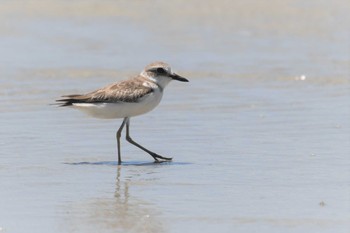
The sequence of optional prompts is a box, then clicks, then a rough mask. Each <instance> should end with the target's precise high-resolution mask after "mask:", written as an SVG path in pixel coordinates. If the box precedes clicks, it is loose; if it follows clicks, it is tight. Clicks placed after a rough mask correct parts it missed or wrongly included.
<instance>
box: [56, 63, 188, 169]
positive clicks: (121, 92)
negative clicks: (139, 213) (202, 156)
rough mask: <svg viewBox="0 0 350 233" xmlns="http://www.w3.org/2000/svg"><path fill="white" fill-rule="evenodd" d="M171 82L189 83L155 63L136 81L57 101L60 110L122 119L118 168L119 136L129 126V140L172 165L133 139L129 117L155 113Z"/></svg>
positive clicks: (131, 80)
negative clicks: (64, 108)
mask: <svg viewBox="0 0 350 233" xmlns="http://www.w3.org/2000/svg"><path fill="white" fill-rule="evenodd" d="M171 80H178V81H181V82H188V80H187V79H186V78H184V77H181V76H180V75H177V74H176V73H174V72H172V71H171V68H170V66H169V65H168V64H166V63H164V62H154V63H151V64H149V65H148V66H146V67H145V69H144V70H143V71H142V72H141V73H140V74H139V75H138V76H136V77H134V78H131V79H129V80H125V81H121V82H116V83H112V84H110V85H108V86H106V87H103V88H101V89H98V90H96V91H93V92H90V93H88V94H74V95H64V96H62V97H63V99H58V100H56V101H57V102H59V104H60V106H61V107H66V106H69V107H73V108H76V109H78V110H81V111H83V112H85V113H86V114H88V115H90V116H92V117H96V118H104V119H114V118H123V123H122V124H121V126H120V127H119V129H118V131H117V133H116V138H117V148H118V164H121V162H122V160H121V151H120V136H121V133H122V130H123V128H124V126H125V125H126V140H127V141H128V142H130V143H131V144H133V145H135V146H137V147H138V148H140V149H142V150H144V151H145V152H147V153H148V154H150V155H151V156H152V157H153V158H154V160H155V162H162V161H171V160H172V158H168V157H163V156H161V155H159V154H156V153H154V152H152V151H150V150H148V149H146V148H145V147H143V146H141V145H140V144H138V143H136V142H135V141H134V140H133V139H132V138H131V137H130V132H129V128H130V117H133V116H138V115H141V114H144V113H147V112H149V111H151V110H152V109H154V108H155V107H156V106H157V105H158V104H159V102H160V100H161V99H162V96H163V92H164V88H165V87H166V85H167V84H168V83H169V82H170V81H171Z"/></svg>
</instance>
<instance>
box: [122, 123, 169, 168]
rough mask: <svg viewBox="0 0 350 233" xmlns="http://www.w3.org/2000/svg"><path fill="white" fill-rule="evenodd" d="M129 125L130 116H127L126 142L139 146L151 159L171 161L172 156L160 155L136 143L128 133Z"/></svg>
mask: <svg viewBox="0 0 350 233" xmlns="http://www.w3.org/2000/svg"><path fill="white" fill-rule="evenodd" d="M129 127H130V118H127V121H126V140H127V141H128V142H130V143H131V144H133V145H134V146H137V147H138V148H140V149H141V150H143V151H146V152H147V153H148V154H150V155H151V156H152V157H153V159H154V160H155V161H156V162H160V161H159V160H158V159H163V160H166V161H171V160H172V159H173V158H167V157H163V156H160V155H158V154H156V153H154V152H152V151H150V150H148V149H146V148H144V147H143V146H141V145H140V144H138V143H136V142H135V141H134V140H133V139H132V138H131V137H130V134H129Z"/></svg>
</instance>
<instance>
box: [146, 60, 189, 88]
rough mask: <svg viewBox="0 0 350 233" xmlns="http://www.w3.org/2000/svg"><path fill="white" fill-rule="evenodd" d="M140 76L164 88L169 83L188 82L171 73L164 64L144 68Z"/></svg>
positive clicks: (153, 64)
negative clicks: (175, 81)
mask: <svg viewBox="0 0 350 233" xmlns="http://www.w3.org/2000/svg"><path fill="white" fill-rule="evenodd" d="M141 75H142V76H144V77H146V78H148V79H150V80H152V81H153V82H156V83H157V84H158V85H160V86H161V87H162V88H164V87H165V86H166V85H167V84H168V83H169V82H170V81H172V80H177V81H180V82H188V80H187V79H186V78H184V77H181V76H180V75H178V74H176V73H174V72H172V71H171V67H170V66H169V65H168V64H167V63H164V62H154V63H151V64H149V65H148V66H146V67H145V69H144V70H143V71H142V73H141Z"/></svg>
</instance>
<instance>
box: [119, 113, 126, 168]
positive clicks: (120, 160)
mask: <svg viewBox="0 0 350 233" xmlns="http://www.w3.org/2000/svg"><path fill="white" fill-rule="evenodd" d="M127 121H128V118H127V117H126V118H124V120H123V123H122V125H121V126H120V127H119V129H118V131H117V134H116V138H117V144H118V164H119V165H120V164H121V163H122V157H121V153H120V136H121V135H122V131H123V128H124V125H125V123H126V122H127Z"/></svg>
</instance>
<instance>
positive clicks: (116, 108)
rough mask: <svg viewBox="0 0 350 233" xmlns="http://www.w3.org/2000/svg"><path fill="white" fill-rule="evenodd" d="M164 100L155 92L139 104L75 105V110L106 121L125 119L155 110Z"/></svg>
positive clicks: (158, 92)
mask: <svg viewBox="0 0 350 233" xmlns="http://www.w3.org/2000/svg"><path fill="white" fill-rule="evenodd" d="M161 99H162V93H161V92H160V91H156V92H153V93H151V94H149V95H147V96H146V97H145V98H143V99H141V100H140V101H139V102H133V103H131V102H129V103H126V102H117V103H75V104H73V106H72V107H73V108H76V109H78V110H80V111H83V112H85V113H86V114H88V115H90V116H92V117H96V118H104V119H113V118H125V117H132V116H137V115H141V114H144V113H146V112H149V111H151V110H152V109H154V108H155V107H156V106H157V105H158V104H159V102H160V100H161Z"/></svg>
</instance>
